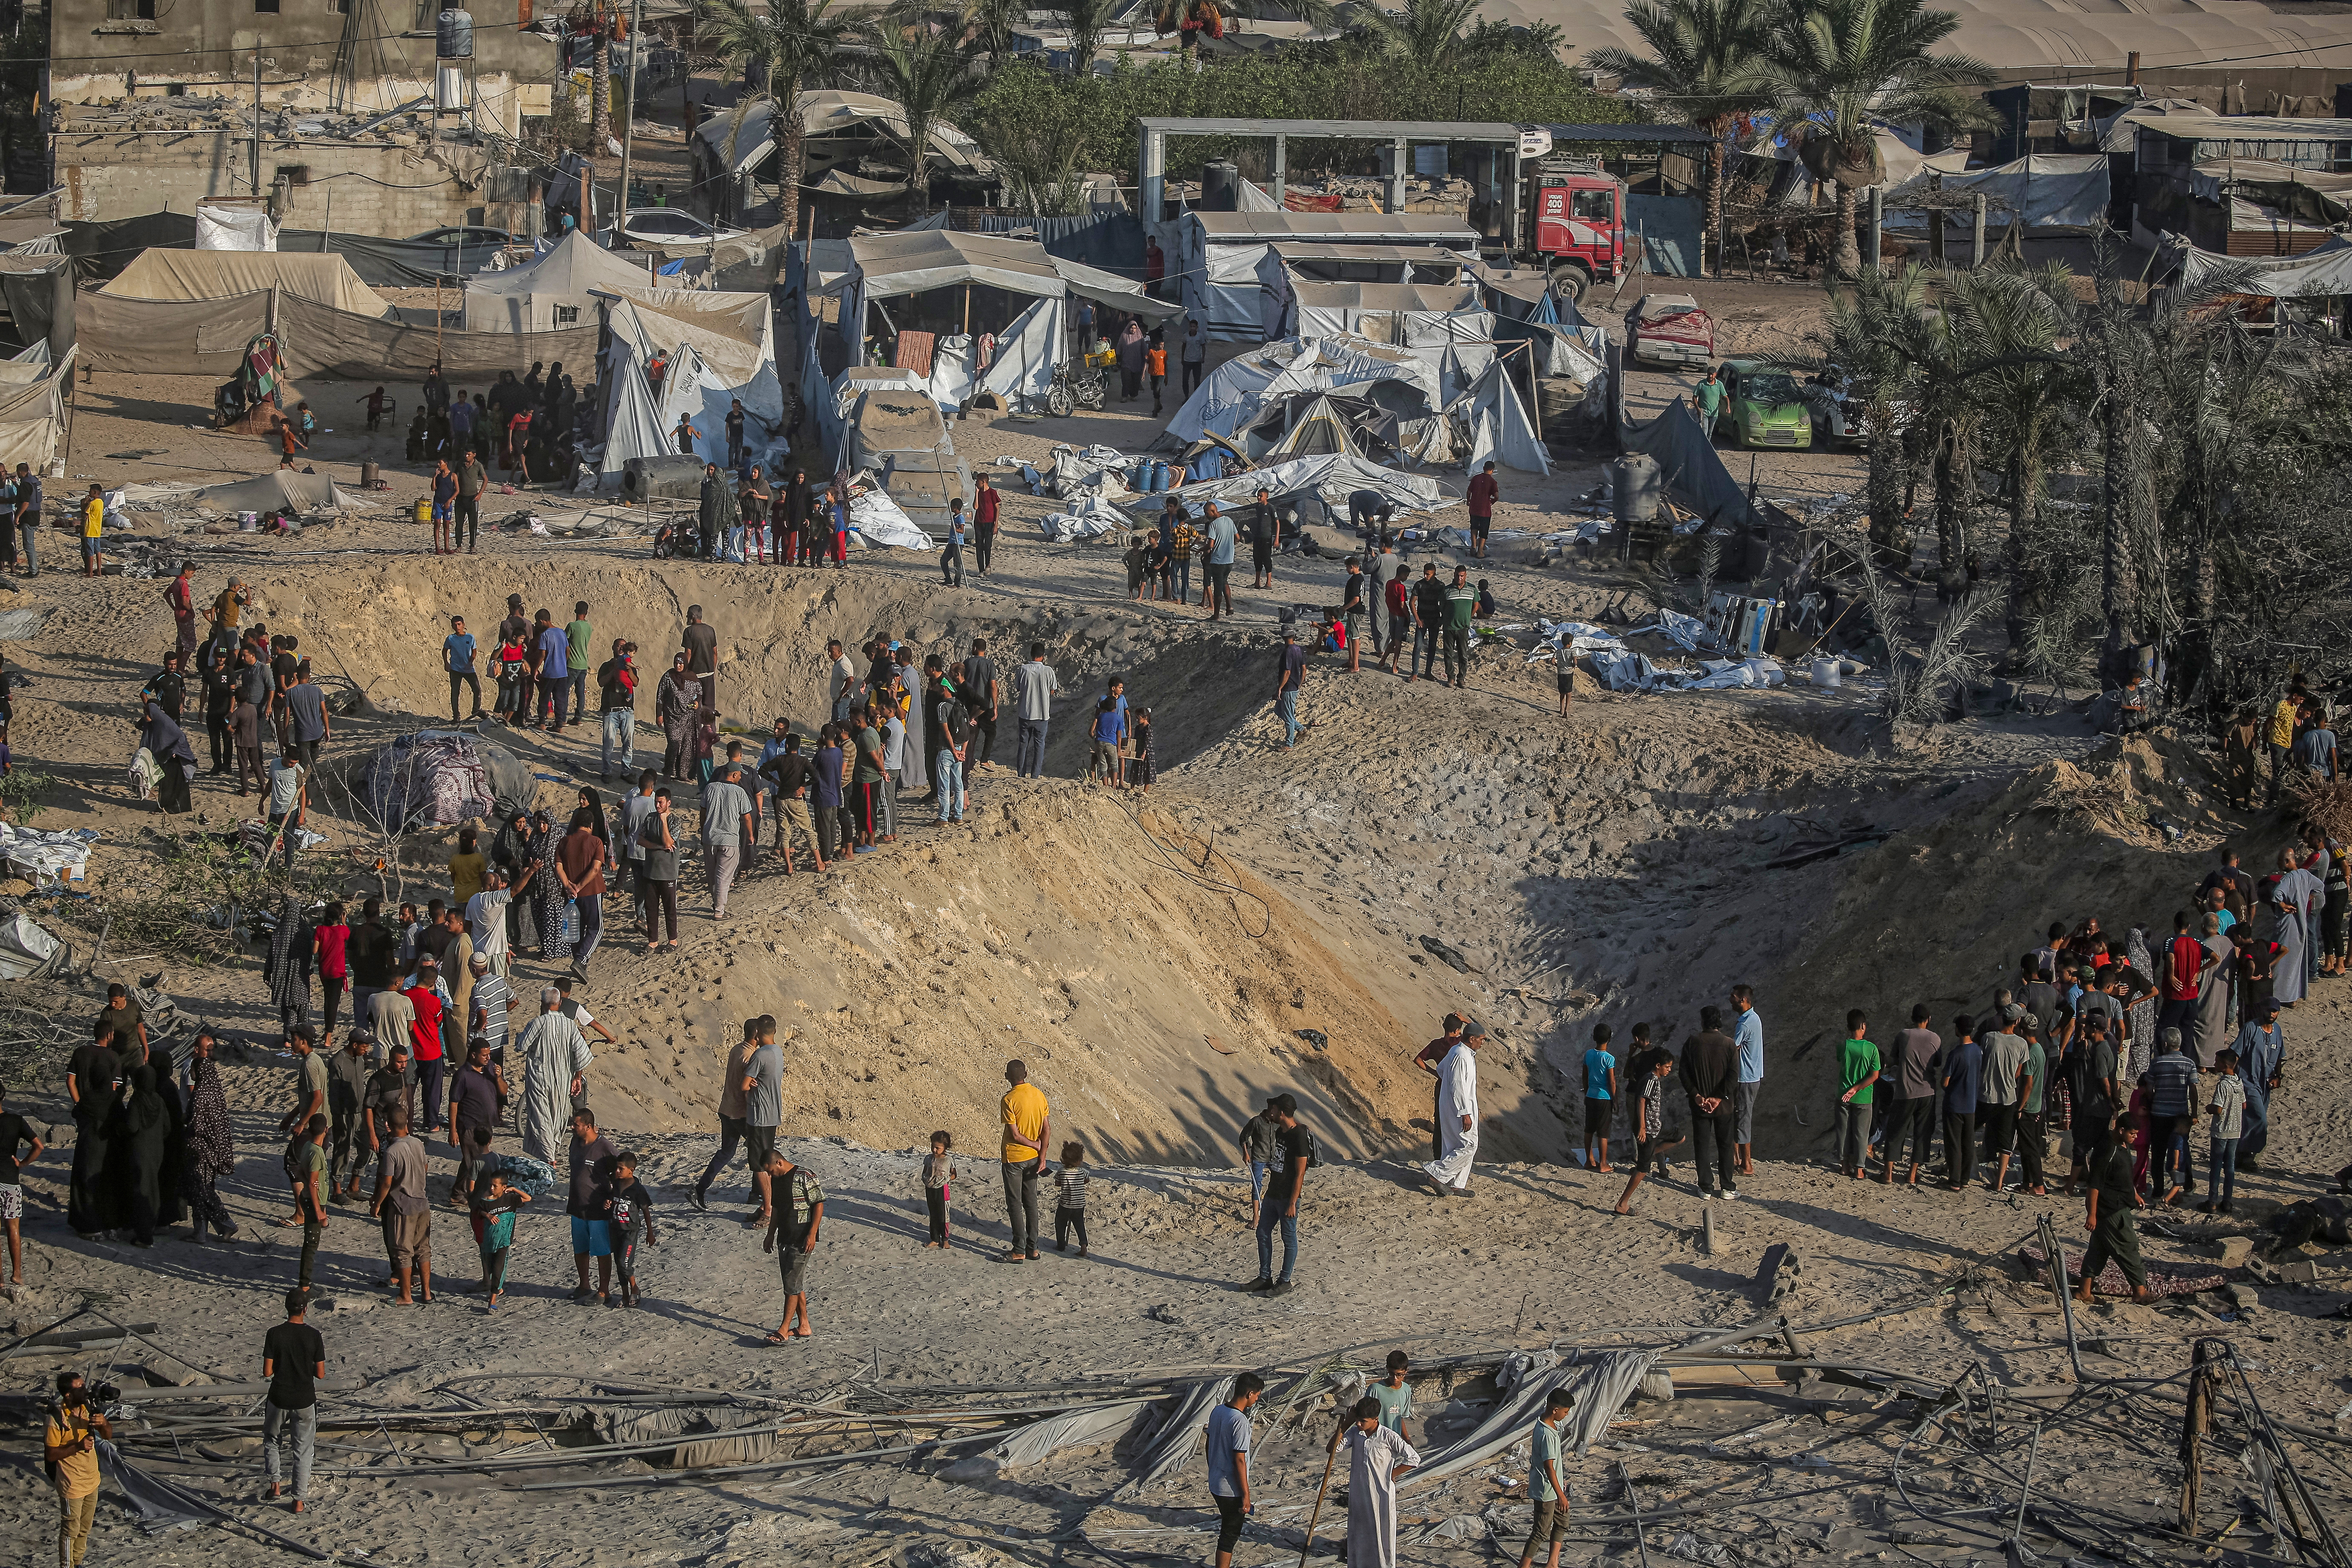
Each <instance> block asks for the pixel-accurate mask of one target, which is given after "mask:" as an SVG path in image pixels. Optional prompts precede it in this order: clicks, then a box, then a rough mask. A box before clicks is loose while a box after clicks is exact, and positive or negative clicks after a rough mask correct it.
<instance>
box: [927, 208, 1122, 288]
mask: <svg viewBox="0 0 2352 1568" xmlns="http://www.w3.org/2000/svg"><path fill="white" fill-rule="evenodd" d="M962 222H963V223H964V224H965V225H966V226H968V227H969V229H970V230H971V232H975V233H979V234H1011V233H1014V232H1016V231H1019V230H1023V229H1026V230H1028V231H1029V232H1031V233H1033V234H1034V235H1036V237H1037V243H1038V244H1040V245H1042V246H1044V247H1045V254H1046V255H1048V256H1057V257H1060V258H1062V259H1063V260H1065V261H1082V262H1084V263H1086V264H1087V266H1088V267H1093V268H1100V269H1101V270H1103V271H1105V272H1117V273H1121V274H1124V275H1126V276H1129V277H1132V278H1140V277H1142V276H1143V220H1142V219H1141V218H1139V217H1137V216H1135V215H1134V214H1133V213H1131V212H1129V211H1128V210H1127V209H1126V208H1125V207H1108V208H1105V209H1103V210H1100V211H1097V212H1096V213H1093V214H1090V215H1088V216H1085V217H1011V216H1000V215H997V214H992V213H982V214H977V215H974V214H970V213H967V214H965V215H964V216H963V219H962ZM947 226H948V215H947V214H946V213H944V212H936V213H929V214H927V215H926V216H922V217H919V218H917V219H916V220H915V221H914V222H912V223H910V224H906V225H904V226H902V230H904V229H920V228H946V227H947Z"/></svg>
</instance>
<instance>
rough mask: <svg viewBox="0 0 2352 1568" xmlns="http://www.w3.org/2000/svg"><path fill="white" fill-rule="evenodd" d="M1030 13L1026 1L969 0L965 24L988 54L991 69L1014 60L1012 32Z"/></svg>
mask: <svg viewBox="0 0 2352 1568" xmlns="http://www.w3.org/2000/svg"><path fill="white" fill-rule="evenodd" d="M1028 14H1029V7H1028V5H1026V4H1024V0H966V3H965V5H964V8H963V25H964V26H965V27H966V28H967V29H969V33H970V36H971V38H972V40H973V41H974V42H975V43H977V44H979V45H980V47H982V48H983V49H986V50H987V51H988V68H989V69H991V70H996V69H999V68H1002V67H1003V64H1004V62H1005V61H1006V60H1008V59H1010V58H1013V27H1014V26H1016V25H1018V24H1019V22H1020V21H1021V19H1022V18H1023V17H1024V16H1027V15H1028Z"/></svg>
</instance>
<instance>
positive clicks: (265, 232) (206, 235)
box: [196, 202, 278, 250]
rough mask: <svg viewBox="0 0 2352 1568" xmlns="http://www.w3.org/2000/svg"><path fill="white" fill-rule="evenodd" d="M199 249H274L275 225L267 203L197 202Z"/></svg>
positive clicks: (276, 245) (197, 241)
mask: <svg viewBox="0 0 2352 1568" xmlns="http://www.w3.org/2000/svg"><path fill="white" fill-rule="evenodd" d="M196 248H197V249H198V250H275V249H277V248H278V226H277V225H276V224H275V223H272V222H271V221H270V218H269V209H268V207H266V206H258V205H255V206H247V205H221V204H218V203H214V202H199V203H198V204H196Z"/></svg>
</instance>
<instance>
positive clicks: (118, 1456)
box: [98, 1437, 334, 1563]
mask: <svg viewBox="0 0 2352 1568" xmlns="http://www.w3.org/2000/svg"><path fill="white" fill-rule="evenodd" d="M98 1462H99V1464H100V1467H101V1468H103V1469H104V1470H105V1472H106V1473H107V1474H108V1475H109V1476H110V1477H112V1478H113V1480H114V1485H115V1489H117V1490H119V1491H121V1493H122V1495H123V1496H124V1497H126V1498H128V1499H130V1500H131V1508H132V1510H134V1511H136V1512H137V1514H138V1515H139V1528H140V1529H142V1530H143V1531H146V1532H147V1533H148V1534H150V1535H158V1534H161V1533H163V1531H167V1530H184V1529H186V1528H187V1527H188V1526H190V1525H192V1524H234V1525H236V1527H237V1528H238V1529H239V1530H243V1531H250V1532H251V1533H252V1534H255V1535H257V1536H259V1537H261V1539H263V1540H264V1541H267V1542H269V1543H270V1544H272V1545H274V1546H283V1547H284V1548H286V1550H288V1551H289V1552H299V1554H301V1555H302V1556H304V1557H308V1558H310V1559H312V1560H313V1561H315V1562H320V1563H331V1562H332V1561H334V1559H333V1558H332V1557H331V1556H330V1555H329V1554H328V1553H326V1552H321V1551H320V1550H319V1549H318V1548H317V1547H315V1546H311V1545H309V1544H307V1543H305V1542H299V1541H296V1540H294V1539H292V1538H291V1537H289V1536H284V1535H280V1534H278V1532H277V1531H274V1530H270V1529H268V1528H267V1527H265V1526H263V1525H258V1524H255V1523H252V1522H251V1521H247V1520H242V1519H236V1518H234V1517H232V1516H231V1515H229V1514H226V1513H224V1512H223V1511H221V1510H219V1509H216V1508H215V1507H214V1506H213V1505H212V1504H211V1503H208V1502H206V1501H205V1500H204V1499H202V1498H200V1497H198V1496H197V1495H196V1494H195V1493H194V1492H192V1491H189V1490H188V1489H186V1488H184V1487H182V1486H179V1485H177V1484H176V1483H174V1482H172V1481H167V1480H165V1479H163V1477H161V1476H155V1475H150V1474H148V1473H147V1472H146V1471H145V1470H143V1469H141V1468H139V1467H138V1466H137V1465H134V1464H132V1463H131V1461H130V1460H128V1459H126V1458H123V1457H122V1453H121V1450H120V1449H119V1448H117V1447H115V1446H114V1445H113V1444H111V1443H110V1442H108V1441H107V1440H106V1439H105V1438H103V1437H101V1438H100V1439H99V1440H98Z"/></svg>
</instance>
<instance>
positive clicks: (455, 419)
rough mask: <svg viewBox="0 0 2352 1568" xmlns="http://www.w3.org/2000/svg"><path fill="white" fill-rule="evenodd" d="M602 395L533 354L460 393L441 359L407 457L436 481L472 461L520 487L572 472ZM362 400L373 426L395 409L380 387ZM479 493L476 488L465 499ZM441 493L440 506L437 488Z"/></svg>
mask: <svg viewBox="0 0 2352 1568" xmlns="http://www.w3.org/2000/svg"><path fill="white" fill-rule="evenodd" d="M596 401H597V398H596V385H595V384H594V383H593V382H591V383H590V384H588V386H587V387H586V388H585V389H582V388H579V387H575V386H573V385H572V377H571V376H570V375H569V374H566V373H565V371H564V369H563V362H562V361H561V360H558V361H557V362H556V363H554V364H553V365H548V364H545V363H542V362H540V361H537V360H534V361H532V362H531V366H530V371H529V372H528V373H527V374H524V375H522V376H521V377H520V378H518V377H517V376H516V375H515V373H514V372H512V371H510V370H505V371H500V372H499V379H498V380H497V381H496V382H495V383H493V384H491V385H489V386H488V387H487V388H485V389H484V390H482V391H480V392H468V390H467V388H465V387H462V386H461V387H458V388H457V389H456V391H455V393H454V394H453V393H452V391H451V390H450V387H449V384H448V383H447V382H446V381H445V380H444V379H443V378H442V374H441V367H440V366H439V365H437V364H436V365H435V366H433V368H432V369H431V370H430V371H428V372H426V374H425V384H424V386H423V387H422V388H421V389H420V394H419V396H418V398H417V404H416V408H415V413H413V414H412V415H411V416H410V417H409V424H408V436H407V442H406V447H405V450H406V455H407V458H408V460H409V461H410V462H412V463H420V464H422V463H431V464H434V465H436V468H435V473H436V479H437V478H438V477H440V476H442V475H444V474H446V475H450V476H456V475H459V474H462V473H463V472H464V471H465V469H466V468H467V466H468V465H469V464H470V466H471V467H473V468H475V470H476V471H477V472H480V471H481V470H482V469H483V468H484V467H485V466H486V465H488V464H491V463H496V464H497V465H498V467H499V470H500V471H501V472H503V473H505V474H506V475H507V476H508V477H509V480H510V481H511V482H512V483H514V484H517V485H520V486H529V485H532V484H537V483H543V482H545V481H547V480H549V479H563V478H568V477H569V476H570V475H571V474H572V471H573V468H575V466H576V465H577V462H578V449H579V447H580V444H581V443H582V442H583V441H585V440H587V439H589V438H590V432H589V429H588V420H589V419H590V418H591V417H592V416H593V413H594V410H595V408H596ZM360 402H361V406H362V410H363V411H364V412H365V414H366V416H367V427H368V428H369V429H370V430H374V429H375V428H376V427H377V426H379V425H380V424H381V423H382V421H383V419H384V418H385V417H386V416H387V415H388V414H389V412H390V409H391V400H390V399H389V398H388V397H387V396H386V395H385V394H384V389H383V387H381V386H379V387H377V388H376V389H375V390H374V391H373V392H371V393H369V394H368V395H366V396H365V397H363V398H362V399H361V400H360ZM288 455H289V457H290V456H291V455H292V454H291V452H290V451H289V454H288ZM480 494H481V489H480V488H479V486H477V487H476V488H475V489H473V490H472V491H471V492H470V494H469V495H468V496H467V498H466V499H468V500H470V499H473V498H475V497H478V496H479V495H480ZM434 499H435V502H436V506H437V505H438V504H439V503H440V500H441V497H440V494H439V491H438V489H437V488H436V493H435V498H434ZM453 499H455V498H453ZM436 521H437V519H436ZM469 548H470V546H469Z"/></svg>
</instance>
